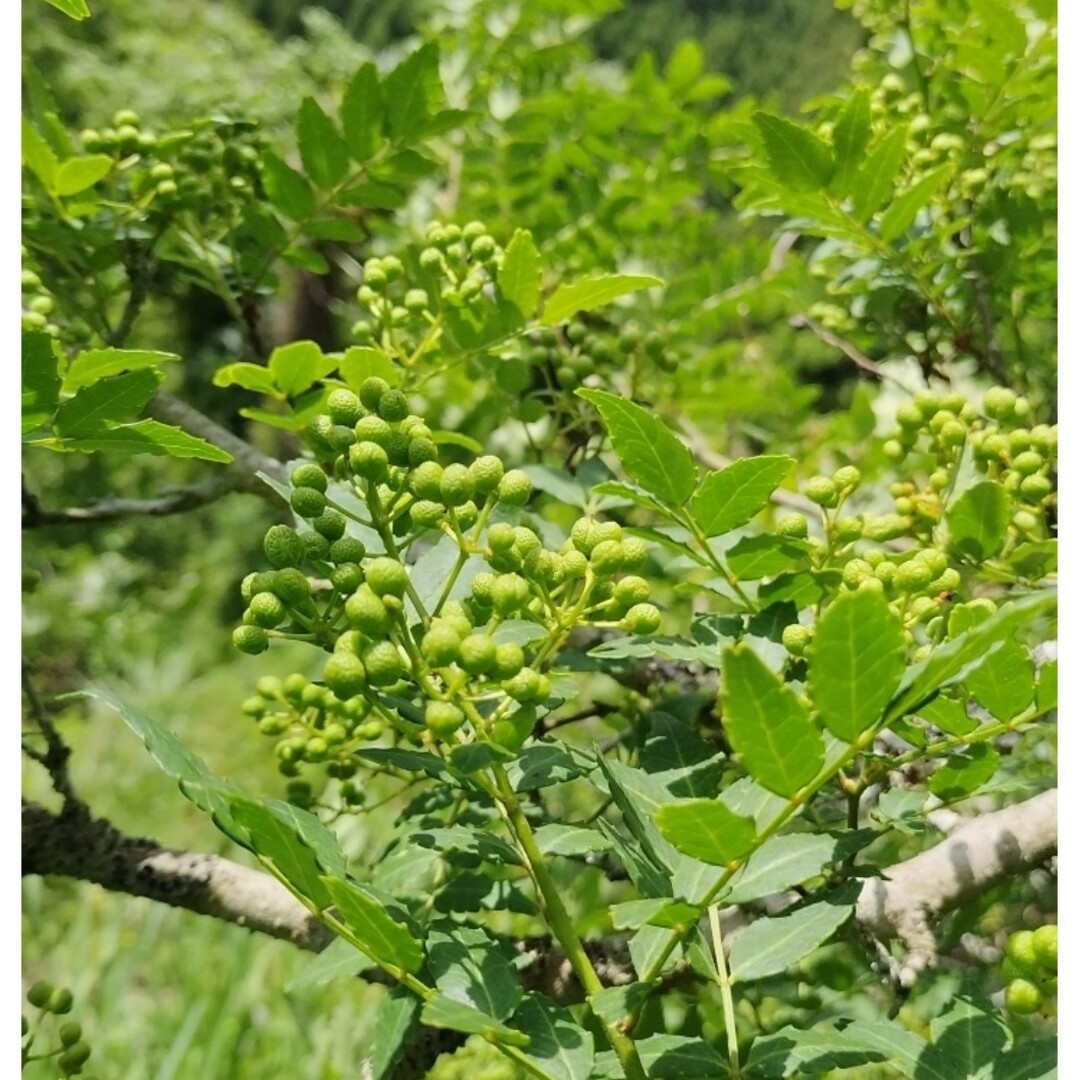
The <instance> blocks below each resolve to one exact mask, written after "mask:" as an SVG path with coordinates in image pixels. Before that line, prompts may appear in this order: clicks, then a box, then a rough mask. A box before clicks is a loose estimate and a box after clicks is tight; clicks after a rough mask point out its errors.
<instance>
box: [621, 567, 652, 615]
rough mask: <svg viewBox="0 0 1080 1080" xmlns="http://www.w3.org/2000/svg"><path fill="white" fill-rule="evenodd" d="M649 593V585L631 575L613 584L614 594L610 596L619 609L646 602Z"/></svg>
mask: <svg viewBox="0 0 1080 1080" xmlns="http://www.w3.org/2000/svg"><path fill="white" fill-rule="evenodd" d="M649 591H650V590H649V583H648V582H647V581H646V580H645V579H644V578H642V577H636V576H635V575H632V574H631V575H630V576H628V577H624V578H622V579H621V580H619V581H617V582H616V583H615V592H614V593H613V594H612V595H613V596H614V597H615V601H616V603H618V604H619V606H620V607H625V608H630V607H633V606H634V605H635V604H643V603H644V602H645V601H646V600H648V599H649Z"/></svg>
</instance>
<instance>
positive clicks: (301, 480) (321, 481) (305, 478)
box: [289, 462, 327, 492]
mask: <svg viewBox="0 0 1080 1080" xmlns="http://www.w3.org/2000/svg"><path fill="white" fill-rule="evenodd" d="M289 479H290V480H291V481H292V486H293V487H309V488H314V489H315V490H316V491H322V492H325V491H326V485H327V479H326V473H324V472H323V471H322V469H321V468H319V466H318V465H316V464H315V463H314V462H307V463H305V464H303V465H297V467H296V468H295V469H293V471H292V475H291V476H290V477H289Z"/></svg>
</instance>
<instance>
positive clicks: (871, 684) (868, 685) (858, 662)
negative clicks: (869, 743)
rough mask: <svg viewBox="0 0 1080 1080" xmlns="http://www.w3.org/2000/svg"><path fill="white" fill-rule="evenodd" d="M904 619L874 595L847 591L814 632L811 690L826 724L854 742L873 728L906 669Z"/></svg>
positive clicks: (831, 606)
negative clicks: (902, 624)
mask: <svg viewBox="0 0 1080 1080" xmlns="http://www.w3.org/2000/svg"><path fill="white" fill-rule="evenodd" d="M903 650H904V639H903V629H902V627H901V625H900V620H899V619H898V618H897V616H896V615H894V614H893V612H892V610H891V609H890V608H889V605H888V603H887V602H886V600H885V598H884V597H883V596H882V595H881V594H880V593H876V592H861V591H859V592H848V593H844V594H842V595H841V596H839V597H837V599H836V600H834V601H833V602H832V604H830V605H829V607H828V609H827V610H826V612H825V614H824V616H823V617H822V618H821V620H820V622H819V623H818V626H817V630H816V631H815V634H814V650H813V655H812V656H811V659H810V675H809V688H810V696H811V698H812V699H813V702H814V707H815V708H816V709H817V710H818V712H819V713H820V714H821V719H822V721H823V722H824V724H825V726H826V727H827V728H828V729H829V730H830V731H831V732H832V733H833V734H834V735H835V736H836V737H837V738H838V739H843V740H844V741H845V742H848V743H853V742H855V740H856V739H858V737H859V736H860V735H861V734H862V733H863V732H864V731H867V730H868V729H869V728H871V727H872V726H873V725H874V724H875V723H876V722H877V720H878V719H879V717H880V716H881V712H882V710H883V709H884V708H885V706H886V705H887V704H888V702H889V699H890V698H891V697H892V696H893V693H894V692H895V690H896V687H897V685H898V683H899V682H900V676H901V675H902V674H903V671H904V653H903Z"/></svg>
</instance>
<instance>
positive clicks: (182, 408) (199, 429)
mask: <svg viewBox="0 0 1080 1080" xmlns="http://www.w3.org/2000/svg"><path fill="white" fill-rule="evenodd" d="M147 412H149V413H150V415H151V416H153V417H155V418H156V419H158V420H161V421H163V422H164V423H167V424H176V425H177V426H178V427H182V428H183V429H184V430H185V431H187V432H190V433H191V434H192V435H198V436H199V437H200V438H203V439H205V440H206V441H207V442H209V443H213V444H214V446H217V447H219V448H220V449H222V450H225V451H226V452H227V453H230V454H232V456H233V458H234V459H235V460H234V462H233V464H232V465H230V466H229V471H230V472H234V473H236V484H235V486H236V488H237V490H242V491H251V492H254V493H255V494H256V495H264V496H266V495H268V496H269V497H275V496H273V493H272V492H270V491H269V489H268V488H267V487H266V485H265V484H264V483H263V482H262V481H261V480H260V479H259V478H258V476H256V473H260V472H261V473H265V474H266V475H267V476H271V477H273V478H274V479H276V480H281V481H284V480H285V479H286V473H285V466H284V465H283V464H282V463H281V462H280V461H277V460H276V459H275V458H272V457H268V456H267V455H266V454H264V453H263V452H262V451H261V450H257V449H256V448H255V447H254V446H252V445H251V444H250V443H249V442H246V441H245V440H244V439H241V438H240V436H239V435H234V434H233V433H232V432H231V431H227V430H226V429H225V428H223V427H222V426H221V425H220V424H216V423H214V421H213V420H211V419H210V417H208V416H206V415H204V414H203V413H201V412H199V410H198V409H195V408H193V407H192V406H190V405H188V404H187V402H184V401H181V400H180V399H179V398H178V397H174V396H173V395H172V394H169V393H166V392H165V391H164V390H159V391H158V392H157V393H156V394H155V395H154V397H153V400H152V401H151V402H150V404H149V405H148V406H147Z"/></svg>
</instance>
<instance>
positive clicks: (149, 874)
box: [22, 802, 333, 951]
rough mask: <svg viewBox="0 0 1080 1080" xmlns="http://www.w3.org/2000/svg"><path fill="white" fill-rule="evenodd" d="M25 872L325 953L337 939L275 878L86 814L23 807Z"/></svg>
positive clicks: (23, 868)
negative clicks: (174, 909) (121, 895)
mask: <svg viewBox="0 0 1080 1080" xmlns="http://www.w3.org/2000/svg"><path fill="white" fill-rule="evenodd" d="M22 860H23V865H22V871H23V874H59V875H62V876H64V877H73V878H78V879H80V880H82V881H91V882H93V883H94V884H97V885H101V886H103V887H104V888H106V889H109V890H111V891H114V892H123V893H129V894H130V895H132V896H145V897H148V898H149V899H151V900H158V901H160V902H161V903H164V904H169V905H170V906H171V907H181V908H187V909H188V910H189V911H195V912H198V913H199V914H200V915H212V916H213V917H214V918H217V919H222V920H224V921H225V922H232V923H238V924H239V925H241V926H246V927H248V928H249V929H251V930H258V931H259V932H260V933H263V934H269V935H270V936H271V937H276V938H282V939H284V940H286V941H291V942H292V943H293V944H294V945H299V946H300V947H301V948H304V949H312V950H314V951H318V950H320V949H322V948H324V947H325V946H326V945H328V944H329V943H330V941H331V939H332V937H333V935H332V934H331V932H330V931H329V930H327V929H326V927H324V926H323V925H322V923H320V922H319V921H318V920H317V919H315V917H314V916H313V915H312V914H311V913H310V912H309V911H308V910H307V909H306V908H305V907H304V906H303V905H302V904H300V903H299V901H297V900H296V898H295V897H293V895H292V894H291V893H290V892H289V891H288V890H287V889H286V888H285V887H284V886H283V885H280V884H279V883H278V882H277V881H275V880H274V879H273V878H272V877H270V876H269V875H268V874H264V873H262V872H261V871H258V870H251V869H249V868H248V867H246V866H241V865H240V864H239V863H235V862H232V861H231V860H229V859H224V858H221V857H220V856H218V855H201V854H193V853H191V852H183V851H171V850H169V849H168V848H165V847H162V846H161V845H160V844H157V843H155V842H154V841H153V840H147V839H143V838H140V837H132V836H127V835H125V834H124V833H121V832H120V831H119V830H117V829H116V828H114V827H113V826H112V825H110V824H109V822H107V821H103V820H100V819H94V818H91V817H90V816H89V815H88V814H86V813H64V812H61V813H59V814H54V813H52V812H51V811H49V810H46V809H45V808H44V807H42V806H38V805H37V804H35V803H30V802H24V803H23V821H22Z"/></svg>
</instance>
